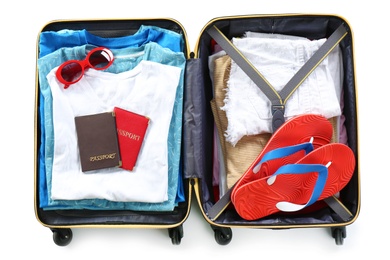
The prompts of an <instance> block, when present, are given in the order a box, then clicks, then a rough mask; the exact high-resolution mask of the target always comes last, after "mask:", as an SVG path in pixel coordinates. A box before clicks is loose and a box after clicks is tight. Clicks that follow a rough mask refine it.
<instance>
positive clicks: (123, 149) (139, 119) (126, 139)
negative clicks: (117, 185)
mask: <svg viewBox="0 0 390 260" xmlns="http://www.w3.org/2000/svg"><path fill="white" fill-rule="evenodd" d="M114 113H115V120H116V128H117V133H118V143H119V151H120V154H121V160H122V166H121V167H122V168H123V169H126V170H130V171H132V170H133V168H134V166H135V165H136V162H137V158H138V155H139V153H140V150H141V147H142V143H143V140H144V138H145V134H146V130H147V128H148V125H149V120H150V119H149V118H148V117H146V116H144V115H140V114H137V113H134V112H131V111H128V110H125V109H122V108H119V107H115V108H114Z"/></svg>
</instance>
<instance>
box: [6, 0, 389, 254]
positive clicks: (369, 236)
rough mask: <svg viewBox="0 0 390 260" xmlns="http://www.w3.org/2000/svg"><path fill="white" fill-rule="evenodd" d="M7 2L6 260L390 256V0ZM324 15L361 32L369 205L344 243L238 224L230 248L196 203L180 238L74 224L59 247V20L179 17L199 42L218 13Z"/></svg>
mask: <svg viewBox="0 0 390 260" xmlns="http://www.w3.org/2000/svg"><path fill="white" fill-rule="evenodd" d="M24 2H25V3H23V1H7V4H6V5H3V6H2V7H1V10H2V12H1V13H2V15H1V16H0V19H1V40H0V46H1V48H0V50H1V55H0V57H1V62H0V68H1V69H0V71H1V74H0V75H1V81H0V82H1V91H0V99H1V102H0V106H1V109H0V111H1V122H2V123H1V127H0V138H1V142H0V148H1V156H0V160H1V161H0V162H1V166H2V171H1V181H0V199H1V208H0V212H1V213H0V223H1V233H0V234H1V235H0V236H1V238H2V242H1V244H0V259H23V257H28V258H30V257H31V258H34V259H56V260H60V259H94V260H99V259H135V258H136V257H137V259H160V258H162V257H164V258H169V259H185V258H191V259H192V258H197V259H245V258H254V259H300V260H301V259H347V258H348V259H355V258H356V257H359V256H362V254H363V253H367V255H370V256H374V257H375V256H380V257H375V259H389V239H388V236H389V232H390V225H389V220H388V217H389V214H388V212H389V209H388V208H389V190H390V178H389V165H388V164H389V149H388V148H389V145H390V141H389V133H390V132H389V128H388V116H389V97H390V91H389V90H390V83H389V81H390V80H389V79H390V77H389V76H390V66H389V64H388V63H389V60H390V57H389V37H388V35H389V25H390V22H389V19H390V18H389V16H390V15H389V12H388V10H389V9H388V8H386V7H385V3H386V1H382V0H371V1H342V0H336V1H335V0H327V1H312V0H293V1H291V0H285V1H281V0H273V1H263V0H258V1H253V0H239V1H217V0H213V1H202V0H200V1H169V0H163V1H161V0H159V1H157V0H143V1H117V0H110V1H99V0H97V1H87V0H76V1H75V0H67V1H42V0H34V1H24ZM283 13H318V14H337V15H340V16H342V17H344V18H345V19H346V20H347V21H348V22H349V23H350V25H351V27H352V29H353V32H354V43H355V62H356V70H355V72H356V80H357V88H358V112H359V135H360V177H361V196H362V200H361V212H360V215H359V217H358V218H357V220H356V221H355V222H354V223H353V224H352V225H350V226H348V227H347V238H346V239H345V240H344V244H343V245H341V246H338V245H336V244H335V240H334V239H333V238H332V237H331V235H330V230H328V228H326V229H325V228H318V229H317V228H316V229H289V230H265V229H249V228H236V229H232V230H233V239H232V241H231V242H230V244H228V245H227V246H221V245H219V244H217V243H216V241H215V239H214V233H213V231H212V230H211V228H210V226H209V225H208V224H207V222H206V221H205V220H204V219H203V217H202V215H201V214H200V211H199V209H198V207H197V205H196V204H194V203H193V204H192V210H191V214H190V216H189V218H188V219H187V221H186V222H185V223H184V225H183V227H184V237H183V238H182V240H181V244H180V245H173V244H172V243H171V240H170V238H169V236H168V232H167V230H166V229H111V228H107V229H101V228H86V229H74V230H73V240H72V242H71V243H70V244H69V245H68V246H66V247H59V246H57V245H55V244H54V242H53V240H52V234H51V231H50V230H49V229H48V228H46V227H43V226H42V225H41V224H40V223H39V222H38V221H37V220H36V218H35V214H34V206H33V205H34V190H33V183H34V146H33V145H34V105H35V104H34V98H35V61H36V53H35V48H36V40H37V35H38V32H39V31H40V29H41V28H42V27H43V26H44V25H45V24H46V23H47V22H49V21H51V20H55V19H79V18H80V19H81V18H83V19H88V18H107V19H109V18H152V17H164V18H165V17H170V18H174V19H176V20H178V21H179V22H181V23H182V25H183V26H184V27H185V28H186V31H187V33H188V37H189V40H190V43H191V49H192V50H193V48H194V45H195V41H196V39H197V36H198V33H199V32H200V30H201V29H202V27H203V26H204V25H205V24H206V23H207V22H208V21H209V20H211V19H212V18H214V17H219V16H225V15H242V14H283Z"/></svg>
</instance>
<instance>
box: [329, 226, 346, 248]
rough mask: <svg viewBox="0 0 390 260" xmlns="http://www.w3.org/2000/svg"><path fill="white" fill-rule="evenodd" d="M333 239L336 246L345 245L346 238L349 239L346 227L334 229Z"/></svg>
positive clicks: (332, 229)
mask: <svg viewBox="0 0 390 260" xmlns="http://www.w3.org/2000/svg"><path fill="white" fill-rule="evenodd" d="M331 231H332V237H333V238H334V239H335V241H336V245H342V244H343V243H344V238H346V237H347V229H346V227H332V228H331Z"/></svg>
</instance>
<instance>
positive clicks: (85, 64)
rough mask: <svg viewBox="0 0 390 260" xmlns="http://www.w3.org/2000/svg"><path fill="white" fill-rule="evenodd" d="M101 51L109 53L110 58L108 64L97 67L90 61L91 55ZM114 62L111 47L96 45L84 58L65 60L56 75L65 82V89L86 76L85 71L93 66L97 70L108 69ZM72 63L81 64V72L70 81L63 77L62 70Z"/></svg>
mask: <svg viewBox="0 0 390 260" xmlns="http://www.w3.org/2000/svg"><path fill="white" fill-rule="evenodd" d="M99 51H102V52H105V53H107V54H108V57H109V58H110V59H109V60H108V64H107V65H105V66H103V67H96V66H94V65H92V64H91V63H90V58H91V56H92V55H93V54H95V53H96V52H99ZM113 62H114V54H113V53H112V51H111V50H110V49H108V48H105V47H96V48H94V49H92V50H91V51H90V52H88V54H87V56H86V57H85V59H84V60H68V61H65V62H64V63H62V64H61V65H60V66H59V67H58V69H57V71H56V77H57V79H58V80H59V81H60V82H61V83H62V84H64V89H67V88H68V87H69V86H70V85H72V84H75V83H76V82H78V81H79V80H80V79H81V78H82V77H83V76H84V72H85V70H86V69H89V68H93V69H95V70H104V69H107V68H108V67H109V66H111V64H112V63H113ZM72 63H77V64H79V65H80V67H81V74H80V76H79V77H78V78H77V79H76V80H74V81H72V82H69V81H67V80H65V79H64V78H63V77H62V73H61V72H62V70H63V69H64V68H65V67H66V66H68V65H69V64H72Z"/></svg>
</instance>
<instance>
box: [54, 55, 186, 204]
mask: <svg viewBox="0 0 390 260" xmlns="http://www.w3.org/2000/svg"><path fill="white" fill-rule="evenodd" d="M56 69H57V68H55V69H53V70H52V71H51V72H50V73H49V74H48V76H47V79H48V82H49V84H50V88H51V91H52V95H53V125H54V139H55V140H54V158H53V172H52V190H51V195H52V199H54V200H80V199H92V198H94V199H95V198H99V199H106V200H110V201H123V202H131V201H137V202H150V203H154V202H163V201H165V200H167V199H168V197H167V191H168V154H167V138H168V132H169V125H170V120H171V116H172V110H173V104H174V101H175V96H176V88H177V86H178V84H179V79H180V73H181V69H180V68H178V67H174V66H169V65H163V64H160V63H156V62H151V61H141V62H140V63H139V64H138V65H137V66H136V67H135V68H134V69H132V70H130V71H126V72H123V73H119V74H114V73H109V72H104V71H97V70H94V69H89V70H87V71H86V72H85V75H84V76H83V78H82V79H81V80H80V81H79V82H77V83H75V84H73V85H70V86H69V88H67V89H64V88H63V84H61V83H59V82H58V80H57V79H56V76H55V71H56ZM115 106H117V107H121V108H123V109H126V110H129V111H132V112H135V113H138V114H141V115H145V116H148V117H149V118H150V124H149V126H148V131H147V133H146V136H145V138H144V142H143V146H142V149H141V151H140V154H139V157H138V160H137V167H136V168H135V169H134V170H133V171H127V170H124V169H122V168H109V169H102V170H96V171H94V172H88V173H84V172H82V171H81V166H80V161H79V151H78V146H77V135H76V129H75V123H74V118H75V117H76V116H81V115H88V114H96V113H101V112H107V111H112V110H113V108H114V107H115Z"/></svg>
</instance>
